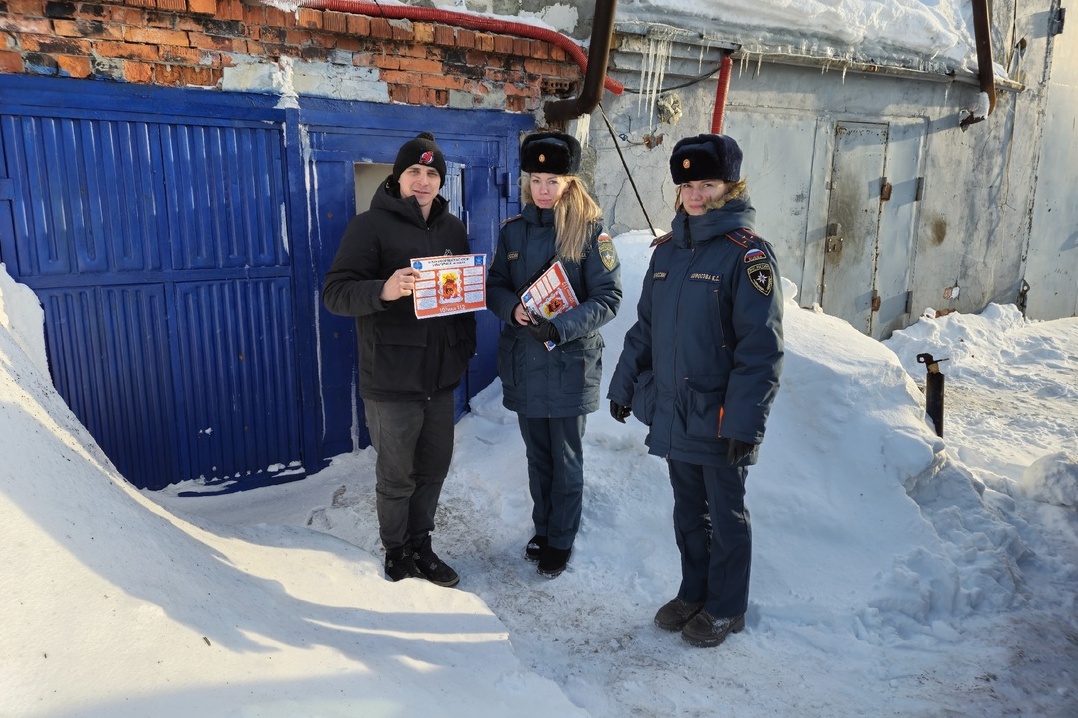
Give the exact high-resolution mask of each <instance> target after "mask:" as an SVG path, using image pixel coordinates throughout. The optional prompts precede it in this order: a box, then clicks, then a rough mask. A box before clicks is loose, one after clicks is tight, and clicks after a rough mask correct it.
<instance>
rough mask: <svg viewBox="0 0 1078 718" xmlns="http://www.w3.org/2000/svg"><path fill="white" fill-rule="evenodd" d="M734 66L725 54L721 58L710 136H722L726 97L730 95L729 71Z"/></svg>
mask: <svg viewBox="0 0 1078 718" xmlns="http://www.w3.org/2000/svg"><path fill="white" fill-rule="evenodd" d="M733 66H734V61H733V60H731V59H730V55H729V54H726V55H723V56H722V65H721V66H720V69H719V86H718V87H717V88H715V110H714V113H713V114H712V115H711V134H713V135H721V134H722V122H723V120H724V119H725V118H724V117H723V115H724V114H725V113H726V96H727V95H729V94H730V69H731V68H732V67H733Z"/></svg>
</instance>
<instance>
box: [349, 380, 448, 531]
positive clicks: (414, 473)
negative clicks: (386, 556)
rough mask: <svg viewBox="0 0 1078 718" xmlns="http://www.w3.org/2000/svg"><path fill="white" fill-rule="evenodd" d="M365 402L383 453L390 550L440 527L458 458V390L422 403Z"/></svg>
mask: <svg viewBox="0 0 1078 718" xmlns="http://www.w3.org/2000/svg"><path fill="white" fill-rule="evenodd" d="M363 405H364V407H365V408H366V412H367V427H368V428H369V429H370V432H371V443H372V444H373V445H374V450H375V451H376V452H378V459H377V462H376V464H375V476H376V478H377V485H376V493H377V506H378V532H379V535H380V537H381V539H382V546H383V547H385V549H386V551H390V550H392V549H395V548H399V547H401V546H403V545H405V544H407V543H412V542H419V541H421V540H422V539H423V537H425V536H426V535H427V534H429V533H430V532H431V531H433V530H434V513H435V511H437V509H438V498H439V497H440V496H441V494H442V484H443V483H444V482H445V477H446V474H448V473H449V462H450V461H451V460H452V459H453V390H448V391H441V392H438V393H436V394H434V395H433V396H431V397H430V398H429V399H426V400H422V401H371V400H366V401H364V402H363Z"/></svg>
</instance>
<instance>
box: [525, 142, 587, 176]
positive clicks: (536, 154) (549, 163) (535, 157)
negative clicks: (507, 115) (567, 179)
mask: <svg viewBox="0 0 1078 718" xmlns="http://www.w3.org/2000/svg"><path fill="white" fill-rule="evenodd" d="M579 170H580V143H579V142H577V141H576V138H575V137H573V136H572V135H567V134H565V133H564V132H536V133H535V134H531V135H528V136H527V137H525V138H524V142H523V143H522V144H521V145H520V171H521V172H528V173H529V174H530V173H532V172H546V173H548V174H552V175H575V174H576V173H577V172H578V171H579Z"/></svg>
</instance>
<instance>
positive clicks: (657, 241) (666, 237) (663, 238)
mask: <svg viewBox="0 0 1078 718" xmlns="http://www.w3.org/2000/svg"><path fill="white" fill-rule="evenodd" d="M673 236H674V233H673V232H667V233H666V234H664V235H663V236H661V237H656V238H655V239H654V240H652V242H651V246H652V247H658V246H659V245H660V244H662V243H663V242H669V241H670V239H671V238H672V237H673Z"/></svg>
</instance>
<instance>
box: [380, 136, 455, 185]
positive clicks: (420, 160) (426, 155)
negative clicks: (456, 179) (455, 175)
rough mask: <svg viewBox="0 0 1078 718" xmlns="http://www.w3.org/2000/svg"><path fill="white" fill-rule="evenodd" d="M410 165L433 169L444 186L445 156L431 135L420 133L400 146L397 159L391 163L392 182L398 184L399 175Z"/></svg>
mask: <svg viewBox="0 0 1078 718" xmlns="http://www.w3.org/2000/svg"><path fill="white" fill-rule="evenodd" d="M412 165H425V166H427V167H433V168H434V169H435V170H437V172H438V175H439V176H440V177H441V178H442V184H443V185H444V184H445V155H443V154H442V150H441V148H440V147H438V144H437V143H436V142H435V141H434V135H432V134H431V133H429V132H420V133H419V134H418V135H416V136H415V139H411V140H408V141H407V142H405V143H404V144H403V145H401V148H400V150H399V151H398V152H397V159H396V161H395V162H394V163H393V180H394V181H395V182H398V183H399V182H400V178H401V174H402V173H403V172H404V170H406V169H408V168H409V167H411V166H412ZM439 187H441V185H439Z"/></svg>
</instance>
